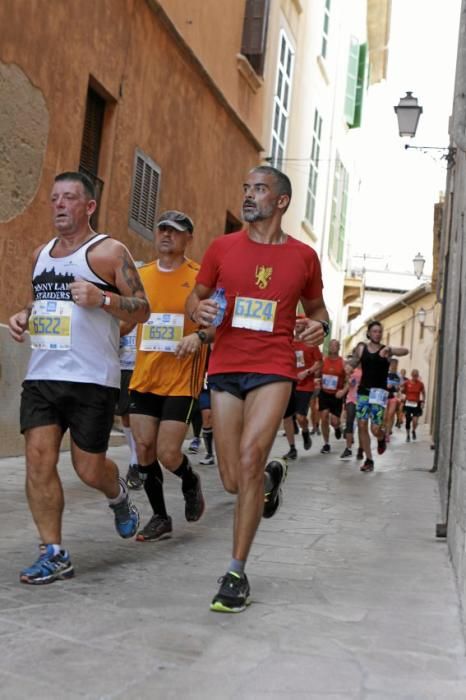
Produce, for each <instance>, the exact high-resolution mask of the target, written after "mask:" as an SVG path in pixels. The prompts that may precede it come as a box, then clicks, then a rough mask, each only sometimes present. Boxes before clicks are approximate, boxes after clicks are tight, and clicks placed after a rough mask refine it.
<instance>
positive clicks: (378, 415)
mask: <svg viewBox="0 0 466 700" xmlns="http://www.w3.org/2000/svg"><path fill="white" fill-rule="evenodd" d="M384 415H385V408H384V407H383V406H380V404H378V403H369V396H368V394H359V395H358V402H357V404H356V418H357V419H358V420H366V421H369V420H370V421H371V423H372V424H373V425H382V423H383V419H384Z"/></svg>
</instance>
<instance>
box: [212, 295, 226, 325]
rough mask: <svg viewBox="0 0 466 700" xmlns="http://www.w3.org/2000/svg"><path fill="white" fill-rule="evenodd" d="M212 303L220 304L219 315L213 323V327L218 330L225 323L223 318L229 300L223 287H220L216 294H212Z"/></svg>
mask: <svg viewBox="0 0 466 700" xmlns="http://www.w3.org/2000/svg"><path fill="white" fill-rule="evenodd" d="M210 298H211V299H212V301H215V302H216V303H217V304H218V311H217V315H216V317H215V318H214V320H213V321H212V325H213V326H215V327H216V328H217V326H219V325H220V324H221V322H222V321H223V317H224V316H225V311H226V308H227V300H226V297H225V290H224V289H223V287H218V289H216V290H215V292H214V293H213V294H212V296H211V297H210Z"/></svg>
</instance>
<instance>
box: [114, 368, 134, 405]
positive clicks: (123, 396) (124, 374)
mask: <svg viewBox="0 0 466 700" xmlns="http://www.w3.org/2000/svg"><path fill="white" fill-rule="evenodd" d="M132 374H133V370H132V369H122V370H121V381H120V398H119V399H118V402H117V405H116V406H115V415H117V416H126V414H127V413H129V383H130V381H131V375H132Z"/></svg>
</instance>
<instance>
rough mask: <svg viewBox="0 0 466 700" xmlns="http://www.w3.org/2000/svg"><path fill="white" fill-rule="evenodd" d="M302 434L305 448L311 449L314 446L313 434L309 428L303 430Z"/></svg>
mask: <svg viewBox="0 0 466 700" xmlns="http://www.w3.org/2000/svg"><path fill="white" fill-rule="evenodd" d="M302 436H303V447H304V449H305V450H310V449H311V447H312V440H311V435H310V433H309V430H303V431H302Z"/></svg>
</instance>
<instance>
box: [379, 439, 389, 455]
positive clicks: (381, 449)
mask: <svg viewBox="0 0 466 700" xmlns="http://www.w3.org/2000/svg"><path fill="white" fill-rule="evenodd" d="M386 449H387V441H386V439H385V438H384V437H383V438H382V439H381V440H377V454H379V455H383V453H384V452H385V450H386Z"/></svg>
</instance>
